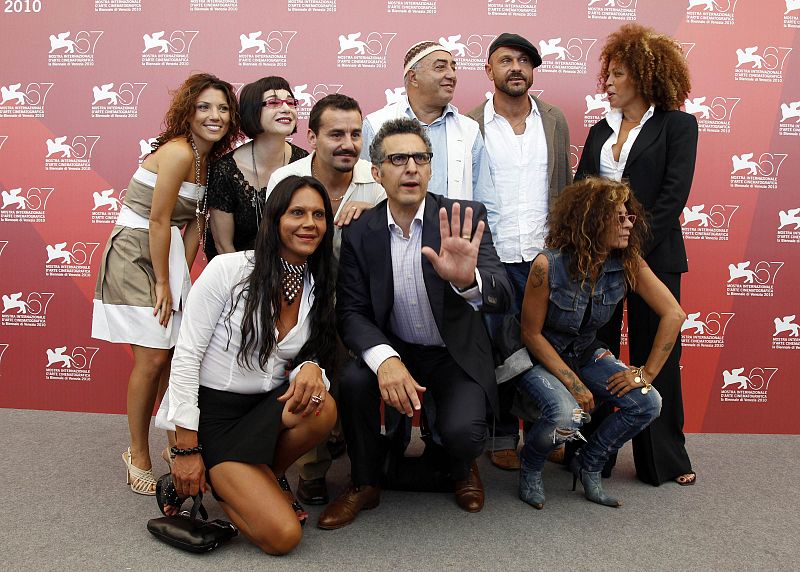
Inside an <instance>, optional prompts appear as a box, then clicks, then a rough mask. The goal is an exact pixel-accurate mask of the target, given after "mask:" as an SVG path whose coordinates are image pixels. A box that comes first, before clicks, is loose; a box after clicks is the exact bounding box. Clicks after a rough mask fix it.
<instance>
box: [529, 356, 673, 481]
mask: <svg viewBox="0 0 800 572" xmlns="http://www.w3.org/2000/svg"><path fill="white" fill-rule="evenodd" d="M603 354H605V355H603ZM601 356H602V357H601ZM626 369H627V366H626V365H625V364H624V363H622V362H621V361H619V360H618V359H617V358H615V357H614V356H613V355H611V353H610V352H608V351H607V350H604V349H602V348H601V349H598V350H596V351H595V352H594V354H593V355H592V357H591V358H590V359H589V360H588V363H585V364H584V365H583V366H582V367H580V368H579V370H578V371H576V372H575V373H576V374H577V375H578V377H579V378H580V380H581V381H582V382H583V384H584V385H586V387H587V388H588V389H589V391H591V392H592V395H593V396H594V398H595V402H598V403H599V402H601V401H610V402H611V403H613V404H614V406H615V407H617V408H618V411H616V412H615V413H613V414H612V415H610V416H609V417H608V418H606V419H605V421H603V423H602V424H601V425H600V427H599V428H598V429H597V430H596V431H595V432H594V433H593V434H592V436H591V437H590V438H589V442H588V443H587V444H586V445H585V446H584V447H583V449H582V450H581V458H582V459H583V460H582V465H583V468H584V469H585V470H586V471H590V472H594V471H599V470H601V469H602V468H603V465H604V464H605V462H606V460H607V459H608V457H609V455H611V454H612V453H615V452H616V451H618V450H619V448H620V447H622V445H624V444H625V442H626V441H628V440H630V439H632V438H633V437H634V436H635V435H636V434H638V433H639V432H640V431H641V430H642V429H644V428H645V427H647V426H648V425H649V424H650V422H652V421H653V419H655V418H656V417H658V414H659V413H660V411H661V396H660V395H659V394H658V391H656V389H655V388H653V389H651V390H650V391H649V392H648V393H647V394H643V393H642V392H641V391H640V389H638V388H634V389H632V390H631V391H629V392H628V393H626V394H625V395H623V396H622V397H617V396H615V395H612V394H611V393H609V391H608V389H607V388H606V383H607V381H608V378H609V377H611V375H613V374H614V373H616V372H618V371H624V370H626ZM516 383H517V388H518V389H519V390H520V391H522V392H525V393H526V394H527V395H529V396H530V397H531V398H532V399H533V400H534V401H535V402H536V403H537V405H538V406H539V410H540V411H541V417H539V420H538V421H536V423H535V424H534V425H533V426H532V427H531V428H530V430H529V431H528V432H527V434H526V435H525V445H524V446H523V448H522V452H521V457H522V464H523V466H524V468H525V469H527V470H531V471H541V470H542V467H543V466H544V461H545V459H546V458H547V455H548V454H549V453H550V451H552V450H553V449H554V448H555V447H556V446H558V445H560V444H561V443H563V442H564V441H567V440H569V439H571V438H573V437H574V435H575V431H577V430H578V429H579V428H580V427H581V425H582V424H583V421H575V420H574V419H573V410H574V409H577V408H578V407H579V406H578V402H577V401H575V398H574V397H572V394H571V393H570V392H569V390H567V388H566V387H565V386H564V384H563V383H561V381H559V380H558V378H557V377H555V376H554V375H553V374H551V373H550V372H549V371H547V369H546V368H545V367H544V366H542V365H537V366H535V367H534V368H533V369H531V370H528V371H526V372H525V373H524V374H522V376H521V377H520V378H518V379H517V381H516Z"/></svg>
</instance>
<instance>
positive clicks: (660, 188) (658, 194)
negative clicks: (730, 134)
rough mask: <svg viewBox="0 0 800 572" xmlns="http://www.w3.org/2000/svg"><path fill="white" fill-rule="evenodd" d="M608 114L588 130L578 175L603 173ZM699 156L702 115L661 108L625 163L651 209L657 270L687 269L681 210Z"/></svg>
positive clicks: (650, 245)
mask: <svg viewBox="0 0 800 572" xmlns="http://www.w3.org/2000/svg"><path fill="white" fill-rule="evenodd" d="M611 134H612V129H611V127H610V126H609V124H608V122H606V120H605V119H602V120H600V121H599V122H598V123H596V124H595V125H594V126H592V128H591V129H590V130H589V135H588V136H587V138H586V144H585V145H584V147H583V153H582V154H581V160H580V162H579V163H578V171H577V173H576V174H575V179H576V180H577V179H582V178H584V177H587V176H589V175H599V174H600V151H601V149H602V148H603V144H604V143H605V142H606V140H607V139H608V138H609V137H610V136H611ZM696 157H697V119H695V117H694V115H690V114H688V113H684V112H683V111H660V110H656V112H655V114H654V115H653V117H651V118H650V119H648V120H647V122H646V123H645V124H644V126H643V127H642V130H641V132H640V133H639V135H638V136H637V137H636V141H635V142H634V143H633V147H632V148H631V152H630V154H629V155H628V160H627V162H626V163H625V171H624V172H623V174H622V177H623V180H625V179H627V180H628V183H629V184H630V186H631V189H633V193H634V195H636V198H637V199H639V202H641V203H642V205H643V206H644V209H645V211H646V213H647V223H648V227H649V236H648V239H647V240H646V241H645V244H644V252H643V253H642V254H643V255H644V258H645V260H646V261H647V263H648V264H649V265H650V266H651V267H652V268H653V270H656V271H661V272H678V273H680V272H686V271H687V270H688V269H689V266H688V263H687V260H686V247H685V245H684V243H683V234H682V233H681V224H680V216H681V213H682V212H683V207H685V206H686V201H687V200H688V198H689V191H690V189H691V188H692V178H693V177H694V166H695V159H696Z"/></svg>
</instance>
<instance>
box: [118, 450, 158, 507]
mask: <svg viewBox="0 0 800 572" xmlns="http://www.w3.org/2000/svg"><path fill="white" fill-rule="evenodd" d="M122 460H123V461H125V466H126V467H127V471H126V478H127V480H126V483H127V484H128V485H130V487H131V490H132V491H133V492H135V493H136V494H139V495H146V496H155V494H156V478H155V477H154V476H153V470H152V469H147V470H146V471H145V470H144V469H140V468H139V467H137V466H136V465H134V464H133V463H132V462H131V448H130V447H128V450H127V451H125V452H124V453H122Z"/></svg>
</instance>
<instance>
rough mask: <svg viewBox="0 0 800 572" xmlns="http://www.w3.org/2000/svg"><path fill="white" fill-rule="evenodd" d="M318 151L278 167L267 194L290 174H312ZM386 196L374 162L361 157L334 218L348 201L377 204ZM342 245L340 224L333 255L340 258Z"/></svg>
mask: <svg viewBox="0 0 800 572" xmlns="http://www.w3.org/2000/svg"><path fill="white" fill-rule="evenodd" d="M315 154H316V152H314V153H311V154H310V155H307V156H306V157H303V158H302V159H300V160H299V161H295V162H294V163H289V164H288V165H284V166H283V167H281V168H280V169H276V170H275V171H274V172H273V173H272V176H271V177H270V178H269V182H268V183H267V196H269V194H270V193H271V192H272V189H274V188H275V185H277V184H278V183H280V182H281V181H282V180H284V179H285V178H286V177H288V176H289V175H297V176H300V177H310V176H311V161H313V160H314V155H315ZM385 198H386V192H385V191H384V190H383V187H382V186H380V184H378V183H377V182H376V181H375V179H373V178H372V164H371V163H370V162H369V161H365V160H363V159H359V160H358V162H357V163H356V166H355V167H354V168H353V178H352V180H351V181H350V186H349V187H347V190H346V191H345V193H344V196H343V197H342V202H340V203H339V209H338V210H337V211H336V212H335V213H333V219H334V220H336V217H337V216H339V213H340V212H341V211H342V209H343V208H344V205H345V204H346V203H347V202H348V201H362V202H365V203H370V204H371V205H373V206H375V205H377V204H378V203H379V202H381V201H382V200H383V199H385ZM341 247H342V228H341V227H340V226H334V227H333V256H334V258H335V259H336V260H339V250H340V249H341Z"/></svg>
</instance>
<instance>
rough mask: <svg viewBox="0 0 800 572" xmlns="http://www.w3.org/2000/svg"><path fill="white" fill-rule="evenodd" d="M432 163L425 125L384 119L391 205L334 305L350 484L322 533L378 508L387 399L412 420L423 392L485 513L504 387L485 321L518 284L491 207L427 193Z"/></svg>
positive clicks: (462, 498) (382, 144)
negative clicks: (491, 221)
mask: <svg viewBox="0 0 800 572" xmlns="http://www.w3.org/2000/svg"><path fill="white" fill-rule="evenodd" d="M431 157H432V153H431V145H430V141H428V139H427V137H426V135H425V132H424V130H423V128H422V127H421V126H420V125H419V124H418V123H417V122H415V121H412V120H409V119H395V120H391V121H388V122H387V123H385V124H384V125H383V127H381V129H380V130H379V132H378V134H377V135H376V137H375V139H374V140H373V142H372V145H371V147H370V160H371V162H372V165H373V166H372V174H373V176H374V177H375V180H376V181H378V182H379V183H380V184H381V185H383V187H384V189H385V190H386V195H387V197H388V198H387V200H386V201H384V202H382V203H379V204H378V205H377V206H376V207H375V208H373V209H372V210H370V211H368V212H365V213H364V214H362V215H361V218H360V219H358V220H357V221H354V222H353V223H351V225H350V226H349V227H348V228H346V229H345V230H344V232H343V236H342V250H341V256H340V263H339V281H338V284H337V302H336V310H337V314H338V318H339V331H340V334H341V337H342V340H343V341H344V343H345V345H346V346H347V347H348V348H349V349H350V350H351V352H352V353H353V354H355V356H356V357H357V359H356V360H354V361H352V362H351V363H350V364H348V365H347V366H346V368H345V370H344V372H343V374H342V380H341V389H340V400H339V411H340V413H341V416H342V426H343V428H344V433H345V437H346V440H347V444H348V451H349V454H350V461H351V476H352V483H351V485H350V486H349V487H348V489H347V490H346V491H345V492H344V493H343V494H342V495H341V496H340V497H339V498H337V499H336V500H334V501H333V502H332V503H331V504H330V505H329V506H328V507H327V508H326V509H325V511H324V512H323V513H322V515H320V519H319V524H318V525H319V527H320V528H325V529H334V528H341V527H342V526H346V525H348V524H350V523H351V522H352V521H353V520H354V519H355V517H356V515H357V514H358V513H359V511H361V510H362V509H368V508H374V507H376V506H377V505H378V503H379V502H380V488H379V483H380V476H381V467H382V464H383V457H384V450H383V442H382V439H381V435H380V402H381V400H383V401H384V403H385V404H386V405H389V406H392V407H394V408H395V409H397V410H399V411H400V412H402V413H404V414H406V415H408V416H409V417H410V416H413V414H414V411H415V410H418V409H420V407H421V401H420V394H422V393H424V392H429V393H430V394H432V396H433V398H434V400H435V402H436V421H435V426H436V430H437V432H438V435H439V436H440V438H441V441H442V446H443V447H444V450H445V451H446V452H447V455H448V456H449V464H450V476H451V478H452V479H453V480H454V481H455V496H456V502H457V503H458V505H459V506H460V507H461V508H463V509H464V510H466V511H469V512H477V511H479V510H481V508H483V500H484V495H483V485H482V484H481V481H480V476H479V475H478V470H477V466H476V465H475V463H474V460H475V458H476V457H478V455H480V453H481V452H482V450H483V447H484V444H485V441H486V435H487V426H486V403H487V401H488V402H489V404H490V405H491V406H492V407H493V408H496V406H497V387H496V384H495V377H494V363H493V360H492V353H491V347H490V342H489V336H488V334H487V332H486V328H485V326H484V324H483V320H482V318H481V314H482V312H483V311H487V312H504V311H506V310H507V309H508V307H509V305H510V303H511V287H510V284H509V282H508V278H507V276H506V272H505V269H504V268H503V265H502V263H501V262H500V260H499V258H498V257H497V253H496V252H495V250H494V246H493V244H492V238H491V233H490V231H489V228H488V225H487V224H486V209H485V208H484V206H483V205H482V204H481V203H477V202H473V201H461V204H459V202H456V201H453V200H450V199H447V198H444V197H441V196H439V195H435V194H428V192H427V188H428V182H429V180H430V177H431V166H430V161H431ZM462 207H464V208H463V209H462ZM462 210H463V224H462V222H461V215H462ZM423 384H424V385H423Z"/></svg>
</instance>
